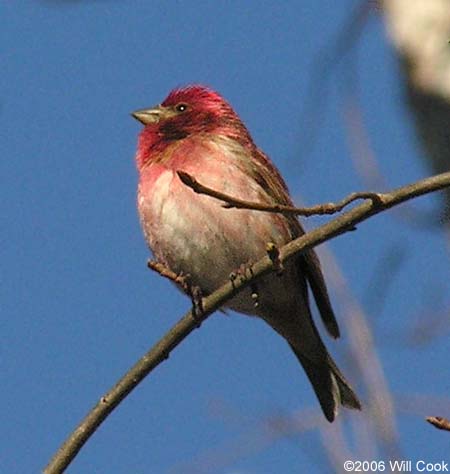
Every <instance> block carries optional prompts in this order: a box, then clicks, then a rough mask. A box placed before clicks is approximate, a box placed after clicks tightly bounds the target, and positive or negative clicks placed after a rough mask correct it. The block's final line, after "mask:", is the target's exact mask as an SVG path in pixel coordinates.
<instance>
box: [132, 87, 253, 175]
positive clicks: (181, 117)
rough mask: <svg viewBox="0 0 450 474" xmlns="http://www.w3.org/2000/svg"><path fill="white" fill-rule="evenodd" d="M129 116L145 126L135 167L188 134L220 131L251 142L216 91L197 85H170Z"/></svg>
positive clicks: (228, 135)
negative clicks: (155, 99) (157, 100)
mask: <svg viewBox="0 0 450 474" xmlns="http://www.w3.org/2000/svg"><path fill="white" fill-rule="evenodd" d="M132 116H133V117H134V118H135V119H136V120H138V121H139V122H141V123H142V124H143V125H144V126H145V127H144V129H143V131H142V132H141V135H140V139H139V145H138V167H142V166H143V165H144V164H145V163H146V162H148V161H150V160H151V159H152V154H153V153H160V152H162V151H164V149H165V148H166V147H167V146H168V145H169V144H170V143H171V142H173V141H176V140H182V139H184V138H187V137H189V136H192V135H205V136H207V135H209V136H215V135H221V136H225V137H229V138H232V139H235V140H238V141H239V142H247V143H250V142H251V138H250V135H249V133H248V131H247V129H246V127H245V125H244V124H243V123H242V121H241V120H240V118H239V117H238V115H237V114H236V112H235V111H234V110H233V108H232V107H231V106H230V104H228V102H227V101H226V100H225V99H223V98H222V97H221V96H220V95H219V94H218V93H217V92H215V91H213V90H212V89H209V88H208V87H205V86H201V85H190V86H187V87H183V88H179V89H174V90H173V91H172V92H170V94H169V95H168V96H167V97H166V99H165V100H164V101H163V102H162V103H161V104H160V105H157V106H155V107H151V108H148V109H142V110H137V111H135V112H133V113H132Z"/></svg>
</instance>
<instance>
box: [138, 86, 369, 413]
mask: <svg viewBox="0 0 450 474" xmlns="http://www.w3.org/2000/svg"><path fill="white" fill-rule="evenodd" d="M133 116H134V117H135V118H136V119H137V120H139V121H140V122H141V123H142V124H144V126H145V127H144V129H143V130H142V132H141V133H140V136H139V142H138V147H137V154H136V162H137V168H138V171H139V188H138V210H139V216H140V220H141V224H142V228H143V231H144V234H145V238H146V240H147V243H148V245H149V247H150V249H151V250H152V251H153V253H154V255H155V257H156V258H157V260H158V261H159V262H160V263H162V264H163V265H164V266H166V267H167V268H169V269H170V270H172V271H173V272H175V273H176V274H189V275H190V281H191V283H192V284H193V285H195V286H198V287H199V288H200V290H201V292H202V294H204V295H208V294H210V293H211V292H213V291H214V290H215V289H217V288H218V287H219V286H220V285H222V284H223V283H224V282H225V281H226V280H227V279H228V278H229V277H230V274H231V273H232V272H233V271H235V270H236V269H238V268H239V267H240V266H241V265H242V264H244V263H246V262H249V261H253V262H254V261H257V260H258V259H260V258H261V257H263V256H264V255H265V254H266V248H267V244H268V243H270V242H271V243H273V244H275V245H276V246H282V245H283V244H285V243H287V242H289V241H290V240H292V239H295V238H296V237H299V236H301V235H302V234H304V230H303V228H302V226H301V225H300V223H299V222H298V220H297V218H295V217H292V216H286V215H282V214H275V213H268V212H260V211H254V210H244V209H225V208H224V207H223V206H222V203H221V202H220V201H218V200H216V199H214V198H212V197H209V196H205V195H199V194H196V193H194V192H193V191H192V190H191V189H190V188H188V187H187V186H185V185H184V184H183V183H182V182H181V181H180V178H179V177H178V175H177V171H184V172H186V173H189V174H190V175H191V176H193V177H194V178H196V179H197V180H198V181H199V182H200V183H202V184H204V185H206V186H208V187H210V188H213V189H215V190H217V191H221V192H223V193H226V194H228V195H230V196H233V197H237V198H240V199H244V200H247V201H251V202H260V203H265V204H268V205H273V204H276V203H278V204H285V205H292V202H291V199H290V196H289V192H288V189H287V187H286V184H285V183H284V181H283V178H282V177H281V175H280V173H279V172H278V170H277V169H276V168H275V166H274V165H273V164H272V163H271V161H270V160H269V158H268V157H267V156H266V155H265V154H264V153H263V152H262V151H261V150H260V149H259V148H258V147H257V146H256V145H255V143H254V142H253V140H252V138H251V136H250V134H249V132H248V130H247V128H246V127H245V125H244V124H243V123H242V121H241V120H240V118H239V117H238V115H237V114H236V113H235V112H234V110H233V109H232V107H231V106H230V105H229V104H228V103H227V102H226V101H225V100H224V99H223V98H222V97H221V96H220V95H219V94H218V93H216V92H214V91H212V90H211V89H208V88H206V87H203V86H199V85H192V86H188V87H185V88H181V89H175V90H173V91H172V92H171V93H170V94H169V95H168V97H167V98H166V99H165V100H164V102H163V103H162V104H161V105H158V106H156V107H154V108H151V109H145V110H139V111H136V112H134V113H133ZM308 285H309V287H310V289H311V291H312V293H313V295H314V297H315V300H316V304H317V306H318V309H319V311H320V315H321V317H322V320H323V322H324V324H325V327H326V329H327V330H328V332H329V333H330V335H331V336H333V337H334V338H337V337H339V329H338V325H337V321H336V318H335V316H334V313H333V309H332V307H331V303H330V300H329V297H328V292H327V289H326V286H325V281H324V278H323V275H322V271H321V268H320V264H319V260H318V258H317V256H316V254H315V252H314V251H313V250H309V251H307V252H305V253H304V254H302V255H300V256H299V257H298V258H296V259H294V260H292V261H290V262H288V263H287V264H286V266H285V269H284V271H283V273H282V274H281V275H276V274H275V273H273V274H271V275H269V276H266V277H264V278H263V279H262V280H260V281H259V282H258V283H257V294H258V305H255V302H254V300H253V299H252V295H251V293H252V290H250V289H248V288H246V289H244V290H242V291H241V292H240V293H239V294H238V295H237V296H236V297H234V298H233V299H232V300H231V301H229V302H228V304H227V306H228V307H229V308H230V309H232V310H235V311H237V312H240V313H244V314H248V315H256V316H259V317H261V318H262V319H263V320H264V321H266V322H267V323H268V324H269V325H270V326H271V327H272V328H273V329H274V330H275V331H276V332H277V333H279V334H280V335H281V336H282V337H283V338H284V339H286V341H287V342H288V344H289V345H290V347H291V349H292V350H293V351H294V353H295V355H296V356H297V358H298V360H299V361H300V363H301V364H302V366H303V368H304V370H305V372H306V374H307V376H308V378H309V380H310V382H311V384H312V386H313V388H314V390H315V392H316V395H317V398H318V399H319V402H320V405H321V407H322V410H323V412H324V414H325V416H326V418H327V419H328V420H329V421H333V420H334V418H335V416H336V415H337V413H338V409H339V406H340V405H341V404H342V405H345V406H347V407H350V408H356V409H360V403H359V401H358V398H357V397H356V395H355V393H354V392H353V390H352V389H351V387H350V386H349V384H348V383H347V381H346V380H345V378H344V376H343V375H342V373H341V372H340V370H339V369H338V368H337V366H336V364H335V363H334V361H333V359H332V358H331V356H330V354H329V353H328V351H327V349H326V348H325V346H324V344H323V342H322V339H321V337H320V335H319V333H318V331H317V328H316V326H315V323H314V321H313V319H312V316H311V311H310V307H309V301H308Z"/></svg>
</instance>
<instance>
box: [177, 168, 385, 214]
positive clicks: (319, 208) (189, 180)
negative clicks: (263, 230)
mask: <svg viewBox="0 0 450 474" xmlns="http://www.w3.org/2000/svg"><path fill="white" fill-rule="evenodd" d="M177 174H178V176H179V178H180V179H181V181H182V182H183V184H185V185H186V186H188V187H189V188H191V189H192V190H193V191H194V192H196V193H197V194H206V195H207V196H211V197H213V198H216V199H219V200H220V201H224V203H225V204H223V207H225V208H227V209H233V208H234V209H251V210H253V211H263V212H278V213H281V214H293V215H298V216H305V217H309V216H313V215H325V214H336V212H340V211H342V209H344V207H346V206H348V205H349V204H350V203H352V202H354V201H356V200H359V199H370V200H372V201H374V202H379V203H382V201H383V194H381V193H372V192H366V191H363V192H355V193H351V194H349V195H348V196H347V197H346V198H344V199H342V200H341V201H339V202H337V203H332V202H328V203H325V204H317V205H315V206H310V207H293V206H286V205H284V204H275V205H273V206H269V205H267V204H262V203H259V202H250V201H245V200H244V199H239V198H235V197H232V196H229V195H228V194H225V193H222V192H220V191H216V190H215V189H212V188H209V187H208V186H205V185H204V184H201V183H199V182H198V181H197V180H196V179H195V178H194V177H193V176H191V175H190V174H188V173H186V172H185V171H177Z"/></svg>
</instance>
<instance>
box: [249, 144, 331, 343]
mask: <svg viewBox="0 0 450 474" xmlns="http://www.w3.org/2000/svg"><path fill="white" fill-rule="evenodd" d="M254 155H255V156H256V158H257V161H256V165H255V166H254V169H253V172H254V178H255V179H256V181H257V182H258V183H259V184H260V186H261V187H262V188H263V189H264V191H265V192H266V193H267V194H268V195H269V196H270V197H271V198H272V199H273V201H274V202H275V203H278V204H284V205H288V206H292V205H293V204H292V200H291V198H290V196H289V191H288V188H287V186H286V183H285V182H284V180H283V178H282V176H281V175H280V173H279V172H278V170H277V169H276V168H275V166H273V164H272V163H271V162H270V160H269V158H268V157H267V156H266V155H265V154H264V153H263V152H262V151H261V150H259V149H258V148H256V150H255V154H254ZM287 219H288V220H289V227H290V229H291V235H292V238H293V239H294V238H297V237H300V236H301V235H303V234H304V233H305V231H304V230H303V227H302V226H301V224H300V222H299V221H298V219H297V218H295V217H287ZM298 264H299V267H300V270H301V273H302V275H303V276H304V277H305V278H306V279H307V281H308V284H309V286H310V287H311V290H312V292H313V295H314V299H315V301H316V304H317V307H318V309H319V312H320V316H321V318H322V321H323V323H324V325H325V327H326V329H327V331H328V332H329V334H330V335H331V336H332V337H334V338H338V337H339V336H340V331H339V326H338V323H337V320H336V316H335V314H334V311H333V308H332V306H331V302H330V297H329V295H328V291H327V287H326V284H325V279H324V277H323V273H322V269H321V266H320V261H319V258H318V257H317V255H316V252H315V251H314V250H308V251H307V252H305V253H304V254H302V255H301V256H300V257H299V259H298Z"/></svg>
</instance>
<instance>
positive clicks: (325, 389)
mask: <svg viewBox="0 0 450 474" xmlns="http://www.w3.org/2000/svg"><path fill="white" fill-rule="evenodd" d="M290 346H291V348H292V350H293V351H294V353H295V355H296V356H297V359H298V360H299V361H300V363H301V364H302V366H303V368H304V369H305V372H306V375H307V376H308V378H309V380H310V382H311V384H312V386H313V388H314V392H315V393H316V396H317V398H318V399H319V403H320V406H321V407H322V410H323V413H324V415H325V417H326V419H327V420H328V421H330V422H332V421H333V420H334V419H335V417H336V415H337V414H338V411H339V407H340V405H344V406H346V407H348V408H353V409H356V410H361V403H360V402H359V400H358V397H357V396H356V394H355V392H354V391H353V389H352V388H351V387H350V385H349V383H348V382H347V380H345V377H344V376H343V375H342V373H341V371H340V370H339V369H338V367H337V365H336V364H335V362H334V361H333V359H332V358H331V356H330V354H328V352H327V351H326V349H325V347H324V346H322V347H323V349H324V350H325V357H324V359H323V360H321V361H320V363H318V362H313V361H311V360H310V359H308V358H307V357H305V356H304V355H303V354H302V353H301V352H300V351H298V350H297V349H296V348H295V347H293V346H292V345H291V344H290Z"/></svg>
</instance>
